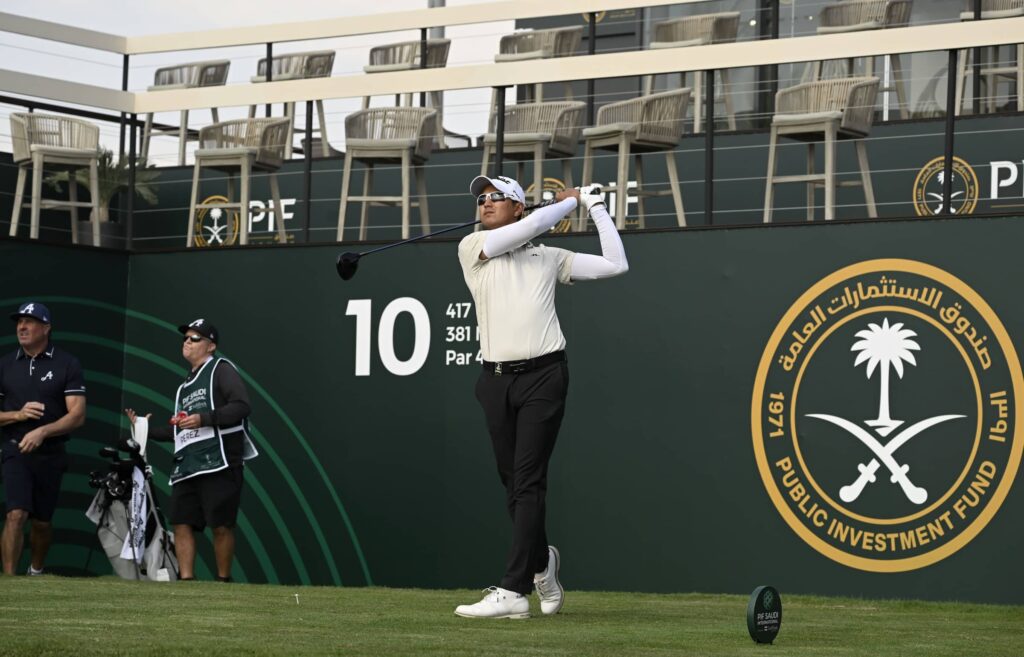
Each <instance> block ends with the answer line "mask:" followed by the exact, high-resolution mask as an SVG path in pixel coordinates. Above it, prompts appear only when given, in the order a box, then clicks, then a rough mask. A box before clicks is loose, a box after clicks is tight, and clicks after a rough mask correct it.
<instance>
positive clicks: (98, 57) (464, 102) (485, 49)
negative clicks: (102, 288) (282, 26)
mask: <svg viewBox="0 0 1024 657" xmlns="http://www.w3.org/2000/svg"><path fill="white" fill-rule="evenodd" d="M478 1H479V0H448V2H447V4H448V6H457V5H464V4H473V3H474V2H478ZM427 5H428V3H427V0H388V1H387V2H379V3H376V4H373V3H367V2H354V1H353V0H299V1H294V0H293V1H292V2H270V1H267V0H246V1H242V0H216V1H214V2H211V1H210V0H175V2H173V3H172V2H166V0H161V1H160V2H157V1H156V0H133V1H131V2H124V1H116V2H112V1H103V0H96V1H94V2H82V1H81V0H46V1H45V2H41V1H40V0H4V3H3V6H2V11H4V12H7V13H11V14H17V15H20V16H26V17H30V18H36V19H40V20H46V21H52V22H55V23H62V24H65V25H71V26H75V27H81V28H85V29H91V30H97V31H101V32H107V33H110V34H116V35H121V36H144V35H146V34H162V33H173V32H191V31H202V30H209V29H218V28H231V27H239V28H244V27H246V26H257V25H264V24H270V23H279V22H299V21H309V20H317V19H326V18H339V17H344V16H356V15H364V14H366V13H368V12H367V9H368V8H372V7H374V6H377V7H380V8H381V9H382V11H386V12H397V11H404V10H412V9H423V8H426V7H427ZM283 8H284V9H283ZM513 30H514V25H513V23H512V22H511V21H506V22H495V23H487V24H480V25H471V26H460V27H454V28H448V30H447V32H446V36H448V37H449V38H451V39H452V48H451V52H450V55H449V60H448V63H449V65H450V66H455V65H459V64H469V63H482V62H488V61H493V53H496V52H497V51H498V41H499V40H500V37H501V35H503V34H506V33H509V32H512V31H513ZM418 38H419V33H418V31H417V32H394V33H388V34H375V35H367V36H365V37H350V38H346V39H321V40H318V41H306V42H297V43H290V44H282V45H281V46H280V47H279V49H277V48H275V52H301V51H304V50H323V49H334V50H336V52H337V55H336V58H335V64H334V75H335V76H340V75H355V74H358V73H360V72H361V71H362V67H363V66H364V65H365V64H366V63H367V61H368V56H369V49H370V47H371V46H372V45H376V44H381V43H391V42H395V41H404V40H408V39H418ZM265 54H266V49H265V46H262V45H259V46H246V47H237V48H229V49H215V50H201V51H182V52H174V53H161V54H155V55H144V56H136V57H132V58H131V61H130V65H129V68H130V71H129V83H128V88H129V90H132V91H143V90H145V89H146V87H147V86H148V85H151V84H152V83H153V74H154V72H155V71H156V69H157V68H159V67H160V66H166V65H169V64H180V63H187V62H191V61H201V60H207V59H230V60H231V62H232V63H231V70H230V75H229V79H228V83H229V84H242V83H247V82H248V80H249V78H250V76H252V75H254V74H255V73H256V65H257V61H258V59H259V58H260V57H261V56H264V55H265ZM0 60H2V61H3V62H4V64H3V65H2V68H7V69H9V70H14V71H18V72H23V73H31V74H35V75H43V76H47V77H54V78H58V79H62V80H73V81H76V82H82V83H86V84H93V85H97V86H102V87H107V88H111V89H119V88H120V86H121V56H120V55H117V54H114V53H107V52H103V51H98V50H91V49H87V48H78V47H74V46H67V45H64V44H59V43H54V42H50V41H44V40H39V39H33V38H29V37H23V36H20V35H17V34H11V33H9V32H2V31H0ZM489 99H490V91H489V90H466V91H457V92H448V93H447V94H446V95H445V120H444V123H445V127H446V128H447V129H448V130H451V131H454V132H457V133H460V134H472V135H476V136H478V135H480V134H482V133H483V132H484V131H485V128H486V114H487V113H486V108H487V103H488V102H489ZM391 102H392V101H391V99H384V98H381V99H374V101H373V104H374V105H378V104H390V103H391ZM359 103H360V101H359V100H358V99H343V100H341V99H339V100H328V101H326V103H325V111H326V112H327V130H328V136H329V138H330V140H331V142H332V143H333V144H334V146H335V147H336V148H341V147H342V145H343V139H344V137H343V134H344V118H345V116H346V115H347V114H348V113H349V112H351V111H354V110H356V109H358V108H359ZM11 111H19V108H15V107H11V106H4V105H0V113H2V114H6V113H8V112H11ZM244 115H246V108H228V109H222V110H221V112H220V118H221V120H226V119H232V118H240V117H242V116H244ZM156 121H158V122H160V121H163V122H166V123H175V124H176V123H177V121H178V114H177V113H176V112H175V113H164V114H158V115H157V117H156ZM210 121H211V117H210V113H209V112H208V111H197V112H194V113H193V117H190V126H191V127H198V126H201V125H204V124H207V123H209V122H210ZM303 121H304V118H303V117H302V115H301V110H300V116H299V118H298V120H297V122H298V124H299V125H301V124H302V123H303ZM7 123H8V122H7V121H6V120H2V122H0V148H3V149H4V150H9V145H8V144H9V128H8V126H7ZM117 134H118V130H117V127H116V126H113V125H102V126H101V141H103V142H104V144H105V145H107V146H108V147H109V146H110V145H111V143H112V144H113V147H114V148H115V149H116V147H117ZM151 159H152V160H154V162H155V163H156V164H163V165H168V164H174V162H175V160H176V159H177V144H176V141H175V140H174V139H173V138H171V137H161V138H158V139H156V140H155V141H154V143H153V151H152V155H151Z"/></svg>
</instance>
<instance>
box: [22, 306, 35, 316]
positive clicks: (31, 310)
mask: <svg viewBox="0 0 1024 657" xmlns="http://www.w3.org/2000/svg"><path fill="white" fill-rule="evenodd" d="M35 311H36V304H34V303H30V304H28V305H27V306H25V307H24V308H22V309H21V310H19V311H18V312H20V313H23V314H26V315H31V314H32V313H34V312H35Z"/></svg>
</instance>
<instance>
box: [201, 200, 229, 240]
mask: <svg viewBox="0 0 1024 657" xmlns="http://www.w3.org/2000/svg"><path fill="white" fill-rule="evenodd" d="M222 216H223V212H221V209H220V208H214V209H213V210H211V211H210V219H212V220H213V225H212V226H207V227H206V232H207V233H209V238H208V239H207V241H208V242H209V243H210V244H215V243H216V244H223V243H224V237H223V236H222V235H221V233H223V232H224V231H225V230H227V227H228V226H227V224H224V225H223V226H221V225H220V219H221V217H222Z"/></svg>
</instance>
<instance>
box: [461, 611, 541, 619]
mask: <svg viewBox="0 0 1024 657" xmlns="http://www.w3.org/2000/svg"><path fill="white" fill-rule="evenodd" d="M455 615H456V616H458V617H459V618H488V619H502V618H508V619H510V620H521V619H523V618H529V617H530V612H528V611H526V612H523V613H521V614H505V615H504V616H477V615H475V614H460V613H459V612H457V611H456V612H455Z"/></svg>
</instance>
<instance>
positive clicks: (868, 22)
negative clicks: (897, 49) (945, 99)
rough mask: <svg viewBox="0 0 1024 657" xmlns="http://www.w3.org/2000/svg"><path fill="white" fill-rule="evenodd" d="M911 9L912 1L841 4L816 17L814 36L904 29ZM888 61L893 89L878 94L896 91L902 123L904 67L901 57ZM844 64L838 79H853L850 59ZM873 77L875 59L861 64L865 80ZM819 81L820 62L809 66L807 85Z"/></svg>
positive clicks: (857, 0) (844, 0) (904, 111)
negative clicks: (816, 24) (816, 34)
mask: <svg viewBox="0 0 1024 657" xmlns="http://www.w3.org/2000/svg"><path fill="white" fill-rule="evenodd" d="M913 5H914V3H913V0H841V1H840V2H838V3H836V4H833V5H828V6H826V7H825V8H824V9H822V10H821V14H820V15H819V17H818V30H817V32H818V34H843V33H847V32H862V31H867V30H884V29H888V28H892V27H906V26H907V25H908V24H909V23H910V13H911V10H912V9H913ZM888 57H889V61H890V62H892V85H891V86H888V87H885V88H883V89H880V91H886V92H888V91H893V90H895V91H896V102H897V104H898V105H899V108H900V118H903V119H905V118H908V117H909V103H908V100H907V92H906V88H905V85H904V82H903V66H902V65H901V63H900V55H899V54H894V55H888ZM844 61H845V66H844V68H845V70H844V71H843V72H842V73H840V76H841V77H852V76H853V75H854V70H853V69H854V64H855V62H854V59H853V58H850V59H847V60H844ZM874 74H875V58H874V57H868V58H866V60H865V62H864V76H865V77H873V76H874ZM822 77H823V75H822V62H821V61H816V62H813V63H812V65H811V75H810V77H809V79H808V80H807V81H810V82H813V81H815V80H820V79H822ZM824 77H836V76H834V75H832V76H824Z"/></svg>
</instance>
